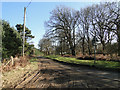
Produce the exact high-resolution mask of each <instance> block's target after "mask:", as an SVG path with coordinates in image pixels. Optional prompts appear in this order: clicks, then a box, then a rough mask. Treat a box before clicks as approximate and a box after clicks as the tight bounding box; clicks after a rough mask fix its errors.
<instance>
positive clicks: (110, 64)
mask: <svg viewBox="0 0 120 90" xmlns="http://www.w3.org/2000/svg"><path fill="white" fill-rule="evenodd" d="M45 57H47V58H50V59H54V60H57V61H60V62H65V63H70V64H77V65H86V66H94V67H96V68H101V69H110V70H117V71H118V70H119V71H120V62H114V61H100V60H99V61H98V60H97V61H96V63H95V64H94V60H79V59H76V58H70V57H60V56H54V55H50V56H45Z"/></svg>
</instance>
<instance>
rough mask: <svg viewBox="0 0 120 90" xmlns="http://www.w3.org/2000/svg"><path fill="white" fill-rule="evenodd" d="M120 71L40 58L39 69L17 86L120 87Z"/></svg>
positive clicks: (26, 76)
mask: <svg viewBox="0 0 120 90" xmlns="http://www.w3.org/2000/svg"><path fill="white" fill-rule="evenodd" d="M119 75H120V73H117V72H110V71H109V72H108V71H100V70H97V69H93V68H89V67H84V66H80V67H74V66H70V65H63V64H61V63H58V62H55V61H53V60H50V59H44V58H39V60H38V70H36V71H35V72H33V73H31V74H30V75H27V74H26V75H25V76H24V79H23V81H21V82H20V83H19V84H17V85H15V86H14V87H15V88H120V86H119V84H120V78H119V77H118V76H119Z"/></svg>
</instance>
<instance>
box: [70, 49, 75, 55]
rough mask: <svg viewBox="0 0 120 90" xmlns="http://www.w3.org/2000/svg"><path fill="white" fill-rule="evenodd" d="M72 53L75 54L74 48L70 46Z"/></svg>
mask: <svg viewBox="0 0 120 90" xmlns="http://www.w3.org/2000/svg"><path fill="white" fill-rule="evenodd" d="M71 52H72V55H73V56H75V55H76V54H75V48H71Z"/></svg>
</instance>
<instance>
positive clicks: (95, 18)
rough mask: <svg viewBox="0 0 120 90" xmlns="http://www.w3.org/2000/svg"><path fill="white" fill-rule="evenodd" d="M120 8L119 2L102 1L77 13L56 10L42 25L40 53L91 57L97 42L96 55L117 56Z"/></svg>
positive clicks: (62, 7)
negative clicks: (43, 31)
mask: <svg viewBox="0 0 120 90" xmlns="http://www.w3.org/2000/svg"><path fill="white" fill-rule="evenodd" d="M119 5H120V2H105V3H99V4H94V5H92V6H88V7H85V8H81V9H80V10H74V9H72V8H69V7H66V6H58V7H56V8H55V9H54V10H53V11H52V12H51V13H50V14H51V16H50V19H49V20H48V21H46V22H45V27H46V33H45V35H44V37H43V39H41V40H40V42H39V47H40V50H41V51H42V52H44V53H45V54H61V55H63V54H72V55H76V54H77V53H79V52H81V53H82V54H83V55H84V54H89V55H91V54H93V53H94V46H95V45H96V44H95V42H96V43H97V46H96V50H97V51H96V53H100V54H103V55H105V54H110V55H112V54H116V55H118V56H120V6H119ZM113 42H114V43H113Z"/></svg>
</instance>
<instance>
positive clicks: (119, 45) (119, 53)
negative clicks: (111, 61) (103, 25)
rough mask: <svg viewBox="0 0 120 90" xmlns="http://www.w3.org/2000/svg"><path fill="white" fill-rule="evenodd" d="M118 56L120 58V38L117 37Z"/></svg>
mask: <svg viewBox="0 0 120 90" xmlns="http://www.w3.org/2000/svg"><path fill="white" fill-rule="evenodd" d="M118 56H120V36H118Z"/></svg>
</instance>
